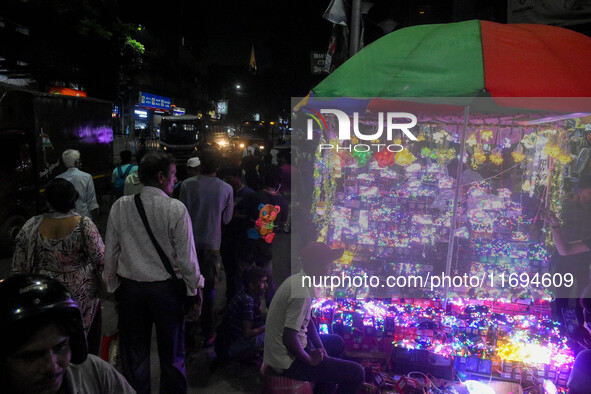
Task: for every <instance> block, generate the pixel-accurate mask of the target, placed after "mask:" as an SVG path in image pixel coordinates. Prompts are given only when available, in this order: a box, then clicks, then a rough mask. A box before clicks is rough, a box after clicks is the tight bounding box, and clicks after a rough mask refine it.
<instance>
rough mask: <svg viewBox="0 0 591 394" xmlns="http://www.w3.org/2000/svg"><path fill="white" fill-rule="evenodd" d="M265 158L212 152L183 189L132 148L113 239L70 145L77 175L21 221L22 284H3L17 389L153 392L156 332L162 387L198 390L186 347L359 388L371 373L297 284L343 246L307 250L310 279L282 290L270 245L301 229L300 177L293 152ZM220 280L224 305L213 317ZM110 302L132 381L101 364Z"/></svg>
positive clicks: (11, 375)
mask: <svg viewBox="0 0 591 394" xmlns="http://www.w3.org/2000/svg"><path fill="white" fill-rule="evenodd" d="M268 156H269V155H267V157H266V158H264V157H263V155H261V154H260V151H256V150H253V151H252V152H247V153H245V155H244V157H243V158H242V160H241V161H240V162H238V161H235V162H233V161H229V160H225V161H224V162H223V163H222V160H221V157H220V155H219V152H217V151H214V150H203V151H201V152H199V154H198V155H197V156H195V157H192V158H190V159H189V160H188V162H187V163H186V166H187V169H188V171H187V173H188V175H189V177H188V178H187V179H184V180H183V181H182V182H179V181H178V179H177V177H176V165H177V163H176V162H175V158H174V157H173V156H171V155H170V154H168V153H165V152H163V151H152V152H148V153H147V154H145V155H144V156H143V157H142V158H141V160H139V165H135V164H133V163H132V155H131V152H129V151H123V152H121V163H120V164H119V165H118V166H117V167H116V168H115V169H114V170H113V173H112V178H111V182H112V186H113V195H114V202H113V204H112V206H111V207H110V210H109V214H108V222H107V226H106V231H105V234H104V242H103V237H102V236H101V234H100V232H99V229H98V228H97V226H96V225H95V222H96V220H97V218H98V209H99V205H98V203H97V198H96V193H95V189H94V184H93V180H92V176H91V175H90V174H88V173H85V172H83V171H82V170H81V168H82V164H81V163H82V161H81V157H80V152H78V151H76V150H72V149H70V150H67V151H65V152H64V153H63V155H62V160H63V163H64V165H65V166H66V168H67V170H66V172H64V173H63V174H61V175H59V176H58V177H56V178H55V179H54V180H53V181H51V182H50V184H49V185H48V186H47V188H46V190H45V196H46V198H47V203H48V210H47V212H46V213H43V214H41V215H38V216H35V217H33V218H31V219H30V220H29V221H27V222H26V224H25V225H24V226H23V228H22V230H21V231H20V233H19V234H18V237H17V240H16V250H15V253H14V255H13V264H12V277H11V278H10V279H8V280H5V281H4V282H3V283H0V292H4V293H2V296H1V297H0V301H1V302H2V303H4V304H6V305H4V304H2V310H0V331H1V332H2V333H9V334H10V335H14V336H15V337H16V338H18V340H15V342H14V344H13V346H11V347H10V348H7V349H3V350H2V351H1V353H0V363H2V364H3V365H6V363H8V362H9V360H15V359H18V360H20V361H22V362H21V370H19V371H15V370H14V369H11V368H8V369H3V373H5V374H7V376H6V381H7V382H10V387H13V388H14V392H34V391H35V392H48V393H56V392H61V391H62V390H65V392H69V391H67V390H70V389H71V390H73V391H72V392H134V391H135V392H138V393H150V392H151V389H152V388H151V377H150V347H151V339H152V327H153V326H155V329H156V339H157V346H158V357H159V361H160V392H163V393H164V392H167V393H184V392H186V391H187V379H186V367H185V358H186V352H187V351H188V350H193V349H186V346H187V344H191V346H193V347H212V346H213V347H214V349H215V352H216V355H217V358H218V360H219V361H221V362H226V361H227V362H232V363H235V364H236V365H240V363H242V362H259V363H262V362H263V360H264V362H265V364H266V365H267V367H268V369H269V370H270V371H273V373H275V374H282V375H284V376H286V377H292V378H294V379H301V380H309V381H314V382H318V383H317V387H319V388H320V387H331V388H330V390H334V389H335V388H336V387H337V386H338V392H357V391H358V390H359V389H360V387H361V384H362V383H363V376H364V371H363V369H362V368H361V366H359V365H358V364H356V363H353V362H350V361H344V360H340V359H339V358H338V357H340V356H342V352H343V349H344V346H343V341H342V339H341V338H340V337H338V336H323V335H318V332H317V330H316V328H315V326H314V322H313V320H312V319H311V310H310V309H311V300H312V298H313V297H314V294H315V293H314V289H313V288H303V287H302V286H303V284H302V283H301V280H300V281H298V278H300V277H301V276H302V275H324V274H326V272H327V270H328V267H329V265H330V264H331V263H332V262H333V261H334V260H336V259H338V258H340V256H341V255H342V254H343V250H342V249H341V250H333V249H330V248H329V247H328V246H327V245H326V244H323V243H310V244H309V245H308V246H307V247H306V248H304V249H303V250H302V252H301V255H300V262H299V266H301V267H302V271H300V272H299V273H298V274H296V275H293V276H292V277H290V278H288V279H287V280H285V281H284V282H283V283H282V284H280V286H278V288H277V289H276V286H275V285H276V284H275V281H274V280H273V272H272V265H273V264H272V259H273V256H272V250H273V248H272V244H273V240H274V238H275V236H276V234H277V233H278V232H289V231H290V227H289V220H290V204H289V201H290V199H291V196H292V194H294V193H297V184H294V183H293V180H294V179H297V176H295V177H294V173H295V172H296V171H292V169H291V166H290V160H289V150H282V151H281V152H280V154H279V155H278V157H277V158H276V159H277V164H274V163H273V160H272V158H270V157H268ZM222 164H223V165H222ZM284 186H286V189H287V190H286V191H285V192H283V190H282V187H284ZM223 281H225V282H226V283H225V288H226V294H225V299H226V302H225V303H224V306H223V308H217V309H216V306H215V302H214V301H215V300H216V291H217V290H219V289H220V287H221V284H222V282H223ZM277 285H279V283H277ZM111 295H114V300H115V302H116V308H117V314H118V333H119V349H120V353H121V354H120V355H121V375H120V374H119V373H118V372H117V371H115V370H114V369H113V368H112V367H111V366H110V365H109V364H107V363H104V362H102V361H101V360H100V359H98V358H97V357H95V356H96V355H98V354H99V351H100V346H101V319H102V318H101V299H104V298H105V297H110V296H111ZM35 297H36V298H35ZM27 308H28V309H27ZM222 312H223V313H222ZM188 316H192V317H199V319H198V320H199V324H200V330H199V332H198V335H199V337H200V338H202V341H196V340H195V338H187V335H186V331H185V323H186V319H187V317H188ZM33 321H34V322H35V324H34V326H35V327H34V328H33V327H29V329H27V330H21V327H22V326H24V325H30V324H31V322H33ZM37 322H38V323H37ZM188 335H189V336H194V335H195V333H193V332H191V333H190V334H188ZM87 353H89V354H90V355H88V356H87ZM33 356H34V357H33ZM70 363H72V364H70ZM27 369H31V371H28V372H27ZM33 369H36V371H33ZM23 371H24V372H23ZM27 374H29V375H27ZM35 374H37V375H35ZM27 376H31V377H32V378H31V379H29V380H30V381H28V382H25V381H24V380H25V379H27V378H26V377H27ZM97 385H99V386H100V385H103V386H102V387H101V388H100V389H96V388H97V387H99V386H97ZM66 386H67V387H66ZM21 387H22V389H21ZM17 389H18V390H17ZM324 390H325V389H322V390H321V391H319V392H331V391H324ZM326 390H329V389H326Z"/></svg>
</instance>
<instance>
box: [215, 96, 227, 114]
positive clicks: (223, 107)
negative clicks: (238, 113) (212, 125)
mask: <svg viewBox="0 0 591 394" xmlns="http://www.w3.org/2000/svg"><path fill="white" fill-rule="evenodd" d="M217 113H218V114H219V115H228V101H227V100H220V101H218V105H217Z"/></svg>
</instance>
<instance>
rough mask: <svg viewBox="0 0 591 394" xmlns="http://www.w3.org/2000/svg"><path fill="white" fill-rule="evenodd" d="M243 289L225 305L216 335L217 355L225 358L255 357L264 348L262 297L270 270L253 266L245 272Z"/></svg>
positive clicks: (239, 359) (224, 359) (226, 359)
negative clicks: (267, 271) (266, 270)
mask: <svg viewBox="0 0 591 394" xmlns="http://www.w3.org/2000/svg"><path fill="white" fill-rule="evenodd" d="M242 277H243V281H244V290H242V291H240V292H239V293H238V294H236V296H234V297H233V298H232V299H231V300H230V302H229V303H228V306H227V308H226V312H225V313H224V318H223V320H222V324H221V325H220V326H219V327H218V335H217V336H216V338H215V353H216V356H217V357H218V358H219V359H220V360H223V361H228V360H238V361H242V360H248V359H249V358H256V357H257V356H259V355H260V353H261V351H262V350H263V345H264V341H265V321H264V320H263V319H262V317H261V311H260V307H261V296H263V295H264V294H265V291H266V290H267V273H266V272H265V270H264V269H262V268H260V267H257V266H252V267H250V268H248V269H246V270H245V271H244V273H243V275H242Z"/></svg>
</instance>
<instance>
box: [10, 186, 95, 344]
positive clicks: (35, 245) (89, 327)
mask: <svg viewBox="0 0 591 394" xmlns="http://www.w3.org/2000/svg"><path fill="white" fill-rule="evenodd" d="M45 196H46V197H47V202H48V204H49V212H47V213H44V214H41V215H38V216H34V217H32V218H31V219H29V220H28V221H27V222H26V223H25V225H24V226H23V228H22V229H21V231H20V232H19V234H18V236H17V237H16V246H15V251H14V255H13V259H12V273H13V274H19V273H22V274H37V273H39V274H44V275H50V276H52V277H54V278H55V279H57V280H59V281H60V282H61V283H63V284H64V285H66V287H67V288H68V289H69V290H70V291H71V292H72V294H73V295H74V297H75V298H76V301H77V302H78V304H79V305H80V310H81V312H82V323H83V325H84V330H85V332H86V335H87V336H88V347H89V350H90V352H91V353H92V354H98V352H99V348H100V343H101V321H102V319H101V301H100V295H99V289H100V287H101V283H100V281H101V273H102V271H103V263H104V251H105V246H104V244H103V240H102V238H101V235H100V234H99V230H98V229H97V227H96V226H95V224H94V223H93V222H92V220H90V219H89V218H88V217H81V216H80V215H78V213H76V212H75V211H74V206H75V203H76V201H77V200H78V197H79V195H78V192H77V191H76V189H75V188H74V185H72V183H71V182H69V181H67V180H65V179H61V178H55V179H54V180H52V181H51V182H50V183H49V185H48V186H47V189H46V190H45Z"/></svg>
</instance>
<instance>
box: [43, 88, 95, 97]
mask: <svg viewBox="0 0 591 394" xmlns="http://www.w3.org/2000/svg"><path fill="white" fill-rule="evenodd" d="M49 93H51V94H61V95H63V96H77V97H87V95H86V92H85V91H83V90H78V89H71V88H64V87H60V86H53V87H51V88H50V89H49Z"/></svg>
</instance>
